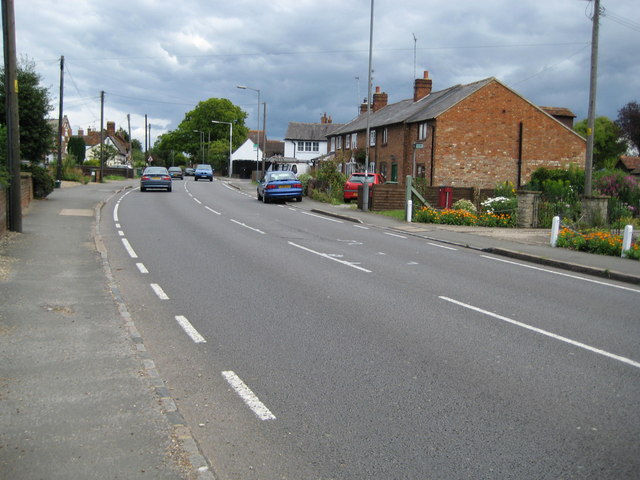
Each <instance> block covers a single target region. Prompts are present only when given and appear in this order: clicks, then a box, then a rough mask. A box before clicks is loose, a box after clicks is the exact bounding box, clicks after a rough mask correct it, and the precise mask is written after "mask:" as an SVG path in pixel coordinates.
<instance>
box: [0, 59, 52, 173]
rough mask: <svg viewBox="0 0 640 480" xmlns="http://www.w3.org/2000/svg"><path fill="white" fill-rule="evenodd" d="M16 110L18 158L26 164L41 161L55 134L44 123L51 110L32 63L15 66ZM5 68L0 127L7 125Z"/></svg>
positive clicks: (0, 73)
mask: <svg viewBox="0 0 640 480" xmlns="http://www.w3.org/2000/svg"><path fill="white" fill-rule="evenodd" d="M17 76H18V88H19V91H18V110H19V117H20V156H21V158H24V159H26V160H31V161H35V162H37V161H40V160H43V159H44V157H45V156H46V155H47V153H48V152H49V151H50V150H51V147H52V144H53V141H54V132H53V131H52V129H51V126H50V125H49V123H48V122H47V116H48V114H49V112H51V111H52V110H53V107H52V106H51V100H50V98H49V90H48V89H47V88H44V87H42V86H40V81H41V77H40V75H38V74H37V73H36V71H35V63H34V62H33V61H29V60H27V59H22V60H21V61H20V65H19V66H18V72H17ZM4 81H5V75H4V67H3V68H2V69H1V70H0V123H2V124H3V125H5V124H6V121H7V120H6V118H7V114H6V104H7V102H6V96H5V85H4Z"/></svg>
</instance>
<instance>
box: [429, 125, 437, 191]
mask: <svg viewBox="0 0 640 480" xmlns="http://www.w3.org/2000/svg"><path fill="white" fill-rule="evenodd" d="M435 165H436V125H435V123H434V124H433V125H431V171H430V172H429V186H431V187H433V169H434V167H435Z"/></svg>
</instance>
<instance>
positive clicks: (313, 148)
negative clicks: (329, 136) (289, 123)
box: [311, 142, 320, 152]
mask: <svg viewBox="0 0 640 480" xmlns="http://www.w3.org/2000/svg"><path fill="white" fill-rule="evenodd" d="M311 151H313V152H319V151H320V142H311Z"/></svg>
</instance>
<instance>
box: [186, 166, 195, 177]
mask: <svg viewBox="0 0 640 480" xmlns="http://www.w3.org/2000/svg"><path fill="white" fill-rule="evenodd" d="M194 173H195V170H194V169H193V168H191V167H187V168H185V169H184V176H185V177H193V174H194Z"/></svg>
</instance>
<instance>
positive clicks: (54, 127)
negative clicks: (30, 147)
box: [46, 115, 73, 163]
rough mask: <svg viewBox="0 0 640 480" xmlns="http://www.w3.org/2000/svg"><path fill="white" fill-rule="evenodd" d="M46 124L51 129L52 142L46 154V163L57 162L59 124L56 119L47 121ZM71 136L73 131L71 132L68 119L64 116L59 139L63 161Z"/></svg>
mask: <svg viewBox="0 0 640 480" xmlns="http://www.w3.org/2000/svg"><path fill="white" fill-rule="evenodd" d="M47 123H48V124H49V127H51V133H52V137H53V138H52V140H51V150H50V151H49V153H47V160H46V161H47V163H52V162H57V161H58V131H59V126H60V122H59V120H58V119H57V118H55V119H48V120H47ZM72 136H73V131H72V130H71V124H70V123H69V119H68V118H67V116H66V115H63V117H62V135H61V137H60V140H61V141H60V143H61V146H62V158H63V160H64V156H65V155H66V154H67V149H68V145H69V139H70V138H71V137H72Z"/></svg>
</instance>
